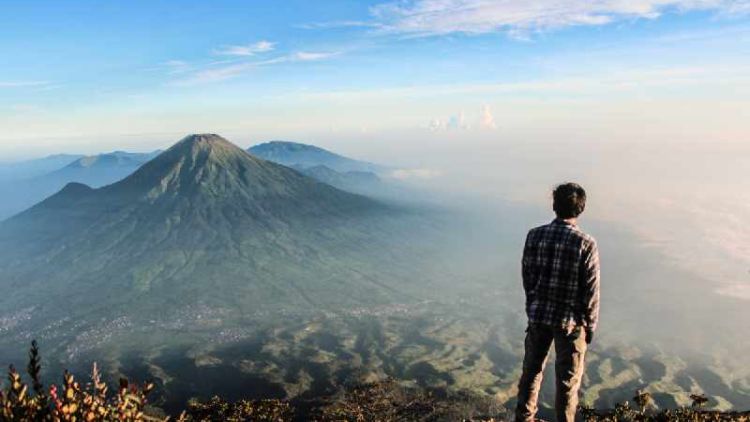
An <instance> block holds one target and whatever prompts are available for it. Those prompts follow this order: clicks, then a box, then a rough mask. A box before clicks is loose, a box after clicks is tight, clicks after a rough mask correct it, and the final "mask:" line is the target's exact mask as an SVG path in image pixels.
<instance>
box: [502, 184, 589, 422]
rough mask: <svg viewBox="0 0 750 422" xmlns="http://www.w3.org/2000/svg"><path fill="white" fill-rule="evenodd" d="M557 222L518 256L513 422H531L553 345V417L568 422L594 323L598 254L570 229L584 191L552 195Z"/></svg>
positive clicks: (570, 187) (570, 188)
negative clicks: (523, 317) (522, 323)
mask: <svg viewBox="0 0 750 422" xmlns="http://www.w3.org/2000/svg"><path fill="white" fill-rule="evenodd" d="M552 196H553V204H552V209H553V210H554V211H555V215H556V216H557V218H556V219H555V220H554V221H553V222H552V223H550V224H547V225H544V226H541V227H537V228H535V229H533V230H531V231H529V234H528V236H527V237H526V245H525V247H524V251H523V263H522V266H523V274H522V276H523V288H524V290H525V292H526V313H527V315H528V317H529V325H528V327H527V328H526V340H525V341H524V358H523V371H522V373H521V379H520V380H519V381H518V403H517V404H516V420H517V421H523V422H532V421H534V420H535V419H534V416H535V415H536V412H537V402H538V399H539V390H540V389H541V385H542V374H543V372H544V366H545V365H546V363H547V356H548V354H549V350H550V348H551V347H552V344H554V345H555V351H556V358H555V379H556V384H557V386H556V389H555V390H556V392H555V413H556V416H557V420H558V422H573V421H574V420H575V415H576V407H577V406H578V389H579V388H580V386H581V380H582V379H583V372H584V356H585V355H586V350H587V348H588V344H589V343H591V340H592V339H593V337H594V330H595V329H596V323H597V320H598V319H599V253H598V251H597V246H596V241H595V240H594V238H593V237H591V236H589V235H587V234H586V233H584V232H582V231H581V230H580V229H579V228H578V226H577V225H576V223H577V221H578V216H579V215H581V213H583V210H584V209H585V207H586V191H585V190H584V189H583V188H582V187H581V186H580V185H577V184H575V183H565V184H562V185H559V186H557V187H556V188H555V190H554V192H553V193H552Z"/></svg>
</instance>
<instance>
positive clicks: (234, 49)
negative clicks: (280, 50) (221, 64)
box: [214, 40, 276, 57]
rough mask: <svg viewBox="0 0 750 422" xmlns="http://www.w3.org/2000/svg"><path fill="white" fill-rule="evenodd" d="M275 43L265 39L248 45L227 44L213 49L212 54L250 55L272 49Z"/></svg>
mask: <svg viewBox="0 0 750 422" xmlns="http://www.w3.org/2000/svg"><path fill="white" fill-rule="evenodd" d="M275 45H276V43H272V42H270V41H266V40H263V41H258V42H256V43H253V44H248V45H227V46H223V47H220V48H218V49H216V50H214V54H216V55H219V56H238V57H250V56H254V55H256V54H259V53H267V52H269V51H273V49H274V47H275Z"/></svg>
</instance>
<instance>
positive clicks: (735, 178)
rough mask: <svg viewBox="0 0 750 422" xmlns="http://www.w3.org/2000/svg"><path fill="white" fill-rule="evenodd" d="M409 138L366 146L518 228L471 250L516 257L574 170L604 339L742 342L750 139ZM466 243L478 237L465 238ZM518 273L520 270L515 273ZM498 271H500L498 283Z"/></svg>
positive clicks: (722, 347) (749, 259)
mask: <svg viewBox="0 0 750 422" xmlns="http://www.w3.org/2000/svg"><path fill="white" fill-rule="evenodd" d="M413 145H414V143H409V144H406V143H395V142H394V143H393V144H392V145H391V149H390V150H389V151H388V153H387V154H386V153H382V154H378V153H377V151H375V148H376V146H375V145H374V144H373V145H368V146H367V149H368V152H369V153H371V154H372V155H377V156H378V157H376V159H380V158H381V157H382V159H383V160H385V159H386V158H387V157H394V156H398V157H403V160H404V162H405V163H416V164H417V165H418V166H419V167H420V169H421V171H420V172H414V177H412V178H410V179H409V180H410V181H411V182H412V183H415V184H418V185H420V186H423V187H427V188H430V189H435V190H439V191H441V192H442V193H444V197H445V198H453V200H448V202H449V203H451V204H452V205H453V206H457V207H461V208H463V209H466V210H469V211H472V212H474V213H475V214H476V215H481V218H483V219H484V222H483V223H481V224H485V225H486V227H488V228H489V227H498V226H499V225H502V223H503V222H511V223H510V224H508V225H507V226H508V227H509V228H510V231H509V232H506V234H510V237H511V238H509V239H502V240H501V239H498V241H499V243H498V245H503V246H502V247H500V246H498V245H489V246H488V247H487V249H484V250H478V249H475V250H469V251H467V252H468V253H469V254H485V255H486V256H485V257H483V258H482V259H484V260H492V259H495V258H499V257H500V256H502V259H503V260H505V259H508V258H507V257H508V256H510V259H511V260H512V262H513V263H515V264H516V265H518V261H519V260H520V254H521V246H522V243H523V239H524V235H525V231H526V230H527V229H528V228H530V227H532V226H534V225H539V224H543V223H545V222H546V221H548V220H550V219H551V218H552V212H551V210H550V196H551V189H552V188H553V187H554V185H555V184H556V183H558V182H564V181H576V182H578V183H580V184H582V185H583V186H584V187H585V188H586V189H587V192H588V195H589V202H588V206H587V210H586V212H585V213H584V215H583V217H582V218H581V221H580V224H581V226H582V227H583V228H584V229H585V230H587V231H589V232H590V233H592V234H593V235H594V236H595V237H596V238H597V239H598V240H599V243H600V253H601V255H602V265H603V295H604V299H603V305H602V309H603V318H602V325H601V335H600V338H601V339H603V340H607V341H610V340H624V341H635V342H637V343H645V342H648V343H652V342H653V343H655V344H658V345H659V346H663V347H667V346H668V345H671V346H676V348H678V349H681V350H682V352H683V353H689V352H696V353H699V354H703V355H706V354H709V355H710V354H712V353H725V352H726V351H727V350H735V351H740V350H743V349H744V350H746V347H747V345H748V343H747V340H746V336H744V335H743V331H744V328H743V327H745V326H746V324H747V323H748V322H750V311H748V307H747V303H748V302H746V301H747V300H750V227H748V225H747V222H748V221H750V178H748V175H747V171H748V169H750V146H748V145H740V144H721V143H715V144H710V143H705V144H678V143H658V144H657V143H650V144H649V143H645V142H644V143H628V144H626V143H586V142H547V143H545V142H525V143H524V142H496V143H492V142H485V143H481V144H480V143H478V142H477V143H472V142H468V141H467V142H464V141H462V140H461V136H460V134H456V135H455V136H453V135H450V136H449V135H446V136H445V137H443V138H441V139H438V140H437V141H435V143H434V144H433V145H432V146H431V147H427V148H424V147H423V148H420V149H418V150H416V149H414V147H413ZM422 145H423V146H424V143H423V144H422ZM420 176H421V177H420ZM509 203H510V204H512V205H513V207H512V208H510V209H509V208H508V204H509ZM486 233H487V232H485V233H483V234H486ZM463 247H465V248H467V249H473V248H476V245H472V241H471V240H469V241H468V242H467V243H466V244H465V245H463ZM506 248H507V249H506ZM519 277H520V276H518V275H517V276H516V277H515V278H514V279H513V282H514V283H515V282H518V283H520V279H519ZM502 278H504V275H501V274H498V277H497V279H498V283H499V282H500V280H501V279H502ZM514 287H515V288H516V289H520V284H517V285H515V286H514ZM487 288H488V289H489V288H493V286H492V285H490V286H487ZM520 306H521V305H520V304H519V308H520ZM735 356H736V357H737V359H738V360H739V359H740V356H742V354H741V353H738V354H736V355H735ZM742 359H744V358H742ZM732 360H734V359H732Z"/></svg>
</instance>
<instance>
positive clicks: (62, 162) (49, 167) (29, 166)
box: [0, 154, 83, 182]
mask: <svg viewBox="0 0 750 422" xmlns="http://www.w3.org/2000/svg"><path fill="white" fill-rule="evenodd" d="M82 157H83V155H75V154H57V155H50V156H48V157H44V158H37V159H33V160H26V161H20V162H12V163H0V181H2V182H5V181H8V180H21V179H28V178H30V177H36V176H41V175H43V174H46V173H49V172H51V171H54V170H57V169H59V168H62V167H64V166H66V165H68V164H70V163H72V162H73V161H75V160H78V159H80V158H82Z"/></svg>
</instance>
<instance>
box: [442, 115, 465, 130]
mask: <svg viewBox="0 0 750 422" xmlns="http://www.w3.org/2000/svg"><path fill="white" fill-rule="evenodd" d="M446 128H447V129H451V130H458V129H461V130H466V129H469V125H468V124H467V123H466V117H465V116H464V112H463V111H462V112H460V113H458V115H456V116H451V117H450V118H449V119H448V123H447V124H446Z"/></svg>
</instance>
